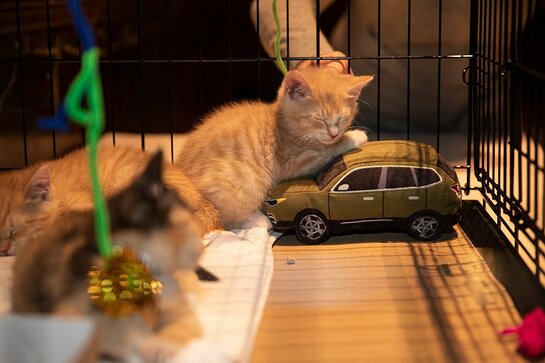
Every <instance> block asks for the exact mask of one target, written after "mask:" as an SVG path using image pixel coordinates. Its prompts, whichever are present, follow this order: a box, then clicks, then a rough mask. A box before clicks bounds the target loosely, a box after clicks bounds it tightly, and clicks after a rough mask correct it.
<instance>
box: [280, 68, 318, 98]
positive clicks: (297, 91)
mask: <svg viewBox="0 0 545 363" xmlns="http://www.w3.org/2000/svg"><path fill="white" fill-rule="evenodd" d="M284 87H286V93H287V94H288V95H289V96H290V98H291V99H292V100H295V101H297V100H304V99H306V98H308V97H310V95H311V94H312V92H311V90H310V84H309V83H308V81H307V79H306V78H305V76H303V74H302V73H301V72H299V71H290V72H288V74H286V78H284Z"/></svg>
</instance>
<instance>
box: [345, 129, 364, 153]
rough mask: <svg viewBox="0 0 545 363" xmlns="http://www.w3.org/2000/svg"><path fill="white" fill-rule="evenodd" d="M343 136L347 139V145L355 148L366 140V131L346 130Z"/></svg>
mask: <svg viewBox="0 0 545 363" xmlns="http://www.w3.org/2000/svg"><path fill="white" fill-rule="evenodd" d="M344 137H345V138H346V140H347V143H348V145H347V146H348V147H350V149H349V150H351V149H356V148H358V147H360V146H362V145H363V144H365V143H366V142H367V140H368V137H367V133H366V132H365V131H363V130H348V131H346V132H345V134H344Z"/></svg>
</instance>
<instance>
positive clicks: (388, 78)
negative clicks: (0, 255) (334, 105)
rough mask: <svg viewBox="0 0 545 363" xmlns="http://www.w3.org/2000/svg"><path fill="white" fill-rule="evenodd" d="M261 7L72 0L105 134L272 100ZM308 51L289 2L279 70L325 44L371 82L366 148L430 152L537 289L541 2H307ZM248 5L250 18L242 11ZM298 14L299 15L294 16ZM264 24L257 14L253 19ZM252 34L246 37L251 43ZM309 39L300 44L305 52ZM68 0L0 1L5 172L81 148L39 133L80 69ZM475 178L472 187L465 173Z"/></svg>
mask: <svg viewBox="0 0 545 363" xmlns="http://www.w3.org/2000/svg"><path fill="white" fill-rule="evenodd" d="M270 2H271V0H254V1H251V0H241V1H231V0H223V1H220V0H199V1H178V0H153V1H152V0H115V1H114V0H105V1H100V2H96V1H92V0H84V1H82V3H83V7H84V9H85V11H86V13H87V14H88V16H89V18H90V21H91V24H92V25H93V27H94V28H95V31H96V34H97V38H98V43H99V46H100V49H101V70H102V77H103V83H104V91H105V101H106V119H107V130H108V131H109V132H111V139H112V143H113V144H116V142H117V137H118V135H119V133H120V132H131V133H137V134H138V135H139V143H140V146H141V147H142V148H143V149H146V147H147V146H148V140H149V138H150V137H152V136H153V135H154V134H167V135H168V136H169V137H170V146H171V147H170V149H171V158H174V153H175V149H176V141H175V138H174V135H175V134H177V133H181V132H185V131H188V130H190V129H191V128H192V127H193V125H194V124H195V123H196V122H198V120H199V119H200V117H201V116H202V115H203V114H205V113H207V112H209V111H210V110H211V109H213V108H214V107H217V106H219V105H220V104H222V103H225V102H229V101H237V100H241V99H262V100H265V101H270V100H273V99H274V97H275V95H276V89H277V87H278V86H279V84H280V82H281V73H280V72H279V71H278V69H277V68H276V67H275V64H274V59H273V58H272V57H271V56H270V55H269V54H268V53H267V51H266V49H264V48H263V46H262V44H261V41H260V35H261V36H262V37H261V38H262V39H263V35H264V31H265V30H264V24H265V23H266V19H265V18H264V16H265V15H266V14H268V13H270V8H269V5H270ZM310 2H311V3H312V4H311V5H312V6H313V9H314V10H315V14H314V18H315V19H316V27H315V36H314V37H313V38H312V39H311V40H310V42H309V43H311V44H312V45H313V46H314V49H313V52H312V54H303V55H302V56H301V54H298V53H297V52H296V44H295V43H296V42H297V41H301V40H300V39H298V34H297V33H296V31H295V30H294V29H293V22H294V20H293V19H294V17H297V16H299V14H297V12H296V11H297V9H296V8H294V6H297V3H299V2H298V1H293V0H292V1H289V0H279V6H280V7H283V8H284V9H285V13H286V18H285V23H283V27H284V29H285V31H286V32H287V52H286V53H287V54H285V56H286V59H287V60H288V61H289V62H288V64H289V63H290V62H291V61H297V60H302V59H315V60H317V61H319V60H320V55H321V53H322V52H321V50H323V49H324V45H323V44H322V43H321V37H320V32H323V34H324V35H325V36H326V37H327V38H328V39H329V41H330V42H331V44H332V45H333V46H334V47H335V48H336V49H338V50H341V51H343V52H344V53H345V54H346V56H347V59H348V60H349V61H350V65H351V67H352V69H353V70H354V71H355V72H356V73H367V74H374V75H375V81H374V82H373V84H372V85H371V86H370V87H369V88H368V89H366V92H364V95H363V98H362V99H361V107H360V109H361V113H360V116H359V118H358V119H357V121H356V122H357V123H359V124H361V125H363V126H365V127H366V128H367V129H368V130H369V133H370V138H371V139H388V138H403V139H413V140H419V141H424V142H427V143H429V144H431V145H433V146H435V147H436V148H437V149H438V151H439V152H440V153H441V154H442V155H443V156H445V157H446V158H447V159H448V160H450V161H452V162H453V163H454V164H456V165H457V166H458V167H459V168H460V169H468V170H469V171H468V172H467V180H466V191H468V192H469V191H470V190H478V191H480V192H481V193H482V195H483V197H484V201H485V202H484V204H485V206H486V208H487V210H488V212H489V216H490V217H492V219H493V220H494V222H495V223H496V224H497V226H498V228H499V229H500V230H502V231H503V232H504V233H505V234H506V235H507V236H508V239H509V240H510V241H511V245H512V247H513V249H515V250H516V252H517V253H518V254H519V255H520V256H521V258H522V259H523V260H524V261H525V263H526V264H527V266H528V267H529V269H530V270H531V272H532V273H533V275H534V276H535V278H536V279H537V281H539V282H541V283H542V284H543V283H545V277H544V274H543V273H544V271H545V270H544V268H545V262H544V261H543V260H544V258H543V253H544V252H543V251H544V250H545V234H544V229H543V228H544V224H545V213H544V208H545V199H544V198H545V197H544V193H543V189H544V184H545V170H544V159H545V158H544V154H543V142H544V140H545V135H544V128H543V126H542V123H543V122H542V121H543V120H542V118H543V107H544V106H543V104H544V102H543V101H545V100H544V98H545V69H544V68H543V66H544V64H545V60H544V59H543V58H544V55H545V54H544V53H545V51H544V46H543V42H542V39H540V34H544V33H545V32H544V29H543V24H544V20H545V19H544V11H545V5H544V3H545V2H544V1H543V0H526V1H515V0H499V1H493V0H461V1H452V0H451V1H447V0H425V1H424V0H421V1H411V0H403V1H401V0H389V1H381V0H365V1H357V2H356V1H350V0H337V1H326V0H322V1H320V0H316V1H314V0H313V1H310ZM250 9H260V11H256V12H254V14H253V17H254V21H253V23H252V20H251V18H252V16H251V14H250ZM294 11H295V13H294ZM264 14H265V15H264ZM256 28H257V31H256ZM307 42H308V41H307ZM79 55H80V48H79V44H78V43H77V38H76V36H75V35H74V33H73V29H72V26H71V23H70V18H69V16H68V13H67V11H66V9H65V6H64V1H63V0H26V1H22V0H5V1H2V2H1V3H0V150H1V152H0V168H1V169H16V168H22V167H24V166H26V165H28V164H30V163H34V162H37V161H40V160H45V159H50V158H53V157H58V156H60V155H62V154H64V153H65V152H66V151H68V150H70V149H73V148H74V147H77V146H79V145H82V144H83V140H84V135H83V131H82V130H81V129H79V128H78V127H75V126H74V127H73V128H72V130H71V131H70V132H68V133H66V134H59V133H43V132H41V131H40V130H38V129H37V127H36V125H35V121H36V119H37V118H38V117H39V116H43V115H51V114H53V113H54V108H55V105H57V104H58V103H59V101H60V100H61V99H62V96H63V95H64V93H65V92H66V89H67V87H68V85H69V83H70V81H71V80H72V78H73V76H74V75H75V74H76V72H77V69H78V67H79ZM473 176H474V177H473Z"/></svg>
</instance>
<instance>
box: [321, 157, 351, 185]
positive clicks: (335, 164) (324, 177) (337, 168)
mask: <svg viewBox="0 0 545 363" xmlns="http://www.w3.org/2000/svg"><path fill="white" fill-rule="evenodd" d="M345 170H346V164H345V163H344V160H343V158H342V155H340V156H339V157H337V158H335V159H333V161H332V162H331V163H329V164H328V165H327V166H326V167H325V168H324V169H323V171H322V172H320V173H318V175H317V176H316V184H318V188H320V190H322V189H324V188H325V187H326V186H327V185H328V184H329V183H330V182H331V181H332V180H333V179H335V178H336V177H337V175H339V174H341V173H342V172H343V171H345Z"/></svg>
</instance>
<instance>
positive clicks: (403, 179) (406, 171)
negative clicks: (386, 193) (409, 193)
mask: <svg viewBox="0 0 545 363" xmlns="http://www.w3.org/2000/svg"><path fill="white" fill-rule="evenodd" d="M414 173H415V172H414V170H413V168H405V167H389V168H388V175H387V176H386V188H388V189H395V188H408V187H415V186H416V181H415V175H414Z"/></svg>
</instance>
